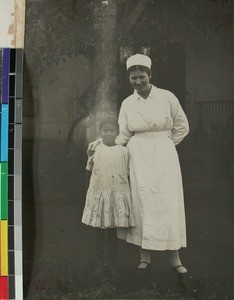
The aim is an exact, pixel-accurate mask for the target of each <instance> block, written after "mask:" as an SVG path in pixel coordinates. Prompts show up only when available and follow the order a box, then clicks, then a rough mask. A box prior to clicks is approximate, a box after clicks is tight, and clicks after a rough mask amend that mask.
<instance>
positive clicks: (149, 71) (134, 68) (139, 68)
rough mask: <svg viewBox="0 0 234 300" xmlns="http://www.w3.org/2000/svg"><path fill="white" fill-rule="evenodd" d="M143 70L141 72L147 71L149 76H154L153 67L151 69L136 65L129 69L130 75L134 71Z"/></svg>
mask: <svg viewBox="0 0 234 300" xmlns="http://www.w3.org/2000/svg"><path fill="white" fill-rule="evenodd" d="M137 70H139V71H141V72H146V73H147V74H148V76H149V77H151V76H152V71H151V69H149V68H148V67H145V66H140V65H136V66H131V67H130V68H129V69H128V71H127V72H128V76H130V74H131V72H134V71H137Z"/></svg>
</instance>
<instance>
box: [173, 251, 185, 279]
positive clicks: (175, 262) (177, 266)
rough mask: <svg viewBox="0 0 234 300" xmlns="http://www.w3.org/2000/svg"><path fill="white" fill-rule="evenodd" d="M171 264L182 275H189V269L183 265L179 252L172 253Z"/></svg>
mask: <svg viewBox="0 0 234 300" xmlns="http://www.w3.org/2000/svg"><path fill="white" fill-rule="evenodd" d="M170 263H171V266H172V268H173V269H174V270H175V271H177V272H178V273H180V274H184V273H187V272H188V271H187V269H186V268H185V267H184V266H183V265H182V263H181V260H180V256H179V250H172V251H170Z"/></svg>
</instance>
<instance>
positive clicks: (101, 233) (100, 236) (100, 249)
mask: <svg viewBox="0 0 234 300" xmlns="http://www.w3.org/2000/svg"><path fill="white" fill-rule="evenodd" d="M104 241H105V230H104V229H101V228H97V239H96V250H97V268H96V271H95V273H96V275H97V276H98V277H101V276H102V275H103V265H104Z"/></svg>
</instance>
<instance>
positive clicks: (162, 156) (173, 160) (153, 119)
mask: <svg viewBox="0 0 234 300" xmlns="http://www.w3.org/2000/svg"><path fill="white" fill-rule="evenodd" d="M127 71H128V75H129V80H130V84H131V85H132V87H133V89H134V93H133V94H132V95H131V96H129V97H128V98H126V99H125V100H124V101H123V102H122V105H121V108H120V113H119V126H120V132H119V135H118V137H117V138H116V143H117V144H121V145H127V147H128V149H129V153H130V185H131V195H132V203H133V213H134V218H135V223H136V226H135V227H133V228H127V229H119V230H118V237H119V238H121V239H124V240H126V241H127V242H129V243H132V244H135V245H138V246H140V252H141V262H140V264H139V266H138V268H139V269H143V270H146V269H148V268H149V267H150V262H151V260H150V250H160V251H164V250H171V251H170V264H171V266H172V267H173V269H174V270H175V271H177V272H178V273H186V272H187V270H186V268H185V267H184V266H183V265H182V263H181V261H180V257H179V251H178V250H179V249H180V248H181V247H186V227H185V212H184V199H183V186H182V178H181V170H180V164H179V159H178V155H177V151H176V148H175V145H177V144H179V143H180V142H181V141H182V140H183V138H184V137H185V136H186V135H187V134H188V131H189V126H188V121H187V118H186V116H185V114H184V112H183V110H182V108H181V106H180V103H179V101H178V99H177V98H176V97H175V95H174V94H172V93H171V92H169V91H167V90H163V89H160V88H157V87H155V86H153V85H152V84H151V83H150V78H151V59H150V58H149V57H148V56H145V55H142V54H136V55H133V56H131V57H130V58H129V59H128V60H127ZM95 146H96V144H95V143H91V144H90V146H89V149H90V148H92V149H94V148H95Z"/></svg>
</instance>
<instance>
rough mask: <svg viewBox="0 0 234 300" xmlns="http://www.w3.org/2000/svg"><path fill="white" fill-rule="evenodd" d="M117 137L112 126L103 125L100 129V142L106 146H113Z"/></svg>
mask: <svg viewBox="0 0 234 300" xmlns="http://www.w3.org/2000/svg"><path fill="white" fill-rule="evenodd" d="M117 135H118V131H117V128H116V127H115V126H114V125H112V124H105V125H104V126H103V127H102V129H101V138H102V142H103V143H104V144H105V145H106V146H113V145H115V138H116V137H117Z"/></svg>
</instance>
